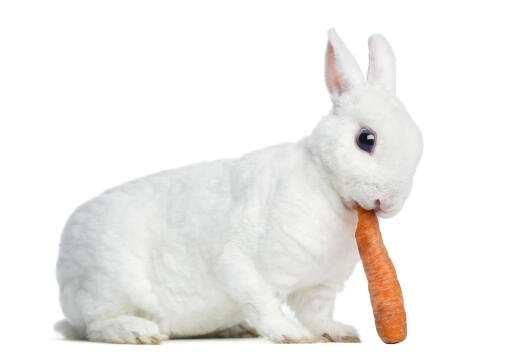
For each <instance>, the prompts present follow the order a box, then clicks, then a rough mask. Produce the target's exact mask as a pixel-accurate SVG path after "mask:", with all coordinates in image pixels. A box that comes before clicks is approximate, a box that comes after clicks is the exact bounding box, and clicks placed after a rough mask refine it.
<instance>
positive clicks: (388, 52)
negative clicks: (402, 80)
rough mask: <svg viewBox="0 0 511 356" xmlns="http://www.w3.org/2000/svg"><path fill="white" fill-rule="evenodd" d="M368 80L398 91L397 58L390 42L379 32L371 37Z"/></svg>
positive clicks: (369, 42)
mask: <svg viewBox="0 0 511 356" xmlns="http://www.w3.org/2000/svg"><path fill="white" fill-rule="evenodd" d="M368 44H369V69H368V70H367V81H368V82H369V83H371V84H375V85H382V86H384V87H385V88H387V89H389V90H391V91H392V92H395V91H396V58H395V57H394V52H393V51H392V47H390V44H389V42H388V41H387V40H386V39H385V37H383V36H382V35H379V34H374V35H372V36H371V37H369V41H368Z"/></svg>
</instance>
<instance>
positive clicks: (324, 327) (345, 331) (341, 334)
mask: <svg viewBox="0 0 511 356" xmlns="http://www.w3.org/2000/svg"><path fill="white" fill-rule="evenodd" d="M309 330H311V331H312V332H313V333H314V334H315V335H321V336H322V337H324V338H325V339H326V340H327V341H328V342H360V337H359V335H358V332H357V330H356V329H355V328H354V327H353V326H351V325H347V324H343V323H340V322H338V321H334V320H324V321H319V322H316V323H313V326H312V327H310V326H309Z"/></svg>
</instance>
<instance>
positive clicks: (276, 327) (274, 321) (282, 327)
mask: <svg viewBox="0 0 511 356" xmlns="http://www.w3.org/2000/svg"><path fill="white" fill-rule="evenodd" d="M256 329H257V331H258V332H260V333H261V334H262V335H263V336H265V337H267V338H268V339H270V340H271V341H273V342H275V343H280V344H313V343H317V342H325V341H326V340H325V339H323V338H322V337H316V336H314V335H313V334H312V333H311V332H310V331H309V330H307V329H306V328H304V327H303V326H300V325H298V324H295V323H293V322H291V321H289V320H287V319H286V318H284V317H282V318H271V319H267V320H265V321H264V322H262V323H261V324H260V325H259V326H258V327H256Z"/></svg>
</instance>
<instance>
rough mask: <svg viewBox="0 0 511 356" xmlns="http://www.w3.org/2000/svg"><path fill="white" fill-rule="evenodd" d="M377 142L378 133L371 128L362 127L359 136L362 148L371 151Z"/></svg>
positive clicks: (358, 143)
mask: <svg viewBox="0 0 511 356" xmlns="http://www.w3.org/2000/svg"><path fill="white" fill-rule="evenodd" d="M375 144H376V133H374V132H373V131H371V130H369V129H366V128H364V129H362V130H360V131H359V133H358V136H357V145H358V147H360V149H361V150H364V151H366V152H368V153H371V152H372V151H373V149H374V145H375Z"/></svg>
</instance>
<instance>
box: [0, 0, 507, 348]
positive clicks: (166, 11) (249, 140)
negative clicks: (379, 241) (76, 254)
mask: <svg viewBox="0 0 511 356" xmlns="http://www.w3.org/2000/svg"><path fill="white" fill-rule="evenodd" d="M384 3H385V5H384ZM505 5H506V2H505V1H502V2H493V1H488V0H487V1H482V2H471V1H460V2H455V1H450V2H447V1H427V2H426V1H423V2H413V1H402V2H396V1H385V2H384V1H362V0H357V1H346V2H344V1H309V2H302V1H278V2H277V1H257V2H256V1H254V2H247V1H244V2H242V1H232V2H226V1H218V0H216V1H202V2H199V1H187V2H184V1H183V2H180V3H178V2H169V1H161V2H160V1H139V2H134V1H80V2H77V1H34V2H26V1H2V2H1V3H0V120H1V121H0V157H1V160H0V180H1V184H0V217H1V220H0V238H1V241H2V245H1V248H0V254H1V255H0V263H1V268H0V273H1V279H0V281H1V286H2V292H1V294H0V298H1V307H2V312H1V319H0V331H1V335H2V338H3V342H2V349H3V351H2V354H5V355H7V354H16V353H20V354H21V353H25V352H28V351H32V352H49V353H51V354H53V355H59V354H61V355H62V354H66V355H67V354H73V355H90V354H91V353H94V354H104V353H108V354H116V353H118V354H120V353H123V354H134V353H139V354H140V353H142V352H152V353H159V354H165V355H169V354H170V355H172V354H175V352H179V353H184V352H186V353H187V354H188V353H191V354H193V353H197V354H198V353H206V352H207V353H216V352H222V353H229V354H234V353H236V354H240V353H241V354H246V353H249V354H260V353H261V352H265V353H282V352H291V351H292V352H295V353H299V354H310V353H328V354H336V355H342V354H350V355H351V354H375V353H381V354H391V353H392V354H396V353H397V354H403V355H411V354H414V355H415V354H422V353H423V354H431V353H433V352H434V353H438V354H444V353H445V354H447V353H448V352H449V353H451V352H460V350H466V351H469V350H471V351H480V352H497V351H501V352H505V351H506V350H507V351H508V349H509V347H508V346H507V343H506V340H507V339H508V338H509V331H510V327H509V320H510V317H511V313H510V307H509V302H510V299H511V298H510V297H511V295H510V292H509V272H510V269H511V268H510V267H511V264H510V261H509V260H510V259H509V253H510V250H511V243H510V239H511V234H510V232H509V231H510V230H509V227H508V224H509V223H508V222H509V220H510V217H509V205H510V198H511V197H510V194H509V193H510V189H509V181H510V178H511V175H510V173H509V153H510V152H509V151H510V150H509V141H510V139H509V136H510V134H511V125H510V120H511V115H510V114H511V110H510V104H509V102H510V97H511V93H510V87H509V83H510V79H511V70H510V68H511V49H510V43H511V41H510V30H511V26H510V24H509V13H510V12H509V10H508V9H506V8H505ZM329 27H336V28H337V31H338V33H339V34H340V36H341V37H342V38H343V39H344V40H345V42H346V43H347V45H348V47H349V48H350V49H351V50H352V52H353V53H354V54H355V56H356V57H357V58H358V59H359V62H360V64H361V66H362V67H363V68H364V69H365V66H366V65H367V48H366V40H367V37H368V36H369V35H370V34H372V33H373V32H381V33H383V34H385V35H386V36H387V38H388V39H389V40H390V42H391V43H392V45H393V47H394V50H395V52H396V56H397V60H398V95H399V96H400V98H401V99H402V100H403V102H404V103H405V105H407V107H408V109H409V111H410V112H411V113H412V115H413V116H414V118H415V120H416V121H417V123H418V124H419V126H420V127H421V128H422V130H423V134H424V140H425V150H424V156H423V160H422V162H421V164H420V166H419V169H418V171H417V175H416V181H415V186H414V189H413V191H412V195H411V197H410V199H409V201H408V203H407V204H406V205H405V207H404V209H403V211H402V212H401V213H400V214H399V215H398V216H397V217H395V218H393V219H390V220H385V221H383V222H382V230H383V234H384V239H385V242H386V244H387V248H388V250H389V253H390V255H391V257H392V258H393V260H394V263H395V265H396V268H397V272H398V275H399V278H400V281H401V284H402V286H403V292H404V297H405V304H406V307H407V312H408V322H409V336H408V339H407V340H406V341H405V342H404V343H402V344H399V345H394V346H391V345H384V344H383V343H382V342H381V341H380V340H379V339H378V337H377V335H376V333H375V330H374V323H373V320H372V314H371V309H370V304H369V296H368V293H367V287H366V281H365V276H364V274H363V271H362V269H361V268H360V265H359V266H358V267H357V269H356V271H355V273H354V275H353V276H352V278H351V279H350V280H349V282H348V284H347V288H346V290H345V292H344V293H343V294H341V295H340V296H339V299H338V303H337V310H336V315H337V317H338V318H339V319H340V320H342V321H344V322H347V323H350V324H353V325H355V326H356V327H357V328H358V330H359V331H360V333H361V336H362V340H363V343H362V344H358V345H351V344H350V345H348V344H324V345H298V346H286V345H279V346H274V345H268V344H266V343H265V342H264V341H262V340H259V341H254V340H250V341H234V340H233V341H207V340H201V341H170V342H166V343H164V344H163V345H162V346H159V347H151V346H119V345H105V344H93V343H86V342H72V341H62V340H60V338H59V337H58V336H57V335H56V334H55V333H54V332H53V330H52V325H53V323H54V322H55V321H57V320H59V319H61V317H62V314H61V312H60V307H59V304H58V293H57V292H58V288H57V283H56V281H55V277H54V275H55V273H54V268H55V261H56V256H57V251H58V243H59V234H60V231H61V229H62V227H63V224H64V222H65V219H66V218H67V216H68V215H69V214H70V213H71V212H72V210H73V209H74V208H75V207H76V206H77V205H78V204H80V203H81V202H83V201H84V200H86V199H89V198H91V197H92V196H94V195H96V194H98V193H100V192H101V191H102V190H104V189H106V188H108V187H111V186H114V185H117V184H119V183H122V182H124V181H127V180H130V179H132V178H135V177H138V176H143V175H146V174H149V173H152V172H155V171H159V170H163V169H167V168H171V167H177V166H180V165H184V164H188V163H192V162H196V161H202V160H211V159H215V158H221V157H236V156H239V155H242V154H243V153H245V152H248V151H251V150H254V149H256V148H259V147H264V146H267V145H271V144H275V143H279V142H283V141H295V140H298V139H300V138H301V137H303V136H305V135H307V134H308V133H309V132H310V131H311V130H312V128H313V127H314V125H315V124H316V123H317V121H318V120H319V119H320V117H321V116H322V115H324V114H326V113H327V112H328V111H329V108H330V102H329V99H328V95H327V91H326V89H325V88H324V83H323V58H324V50H325V47H326V30H327V29H328V28H329ZM290 347H291V348H293V349H292V350H291V349H289V348H290ZM9 349H10V350H9ZM6 350H7V351H9V352H5V351H6Z"/></svg>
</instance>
